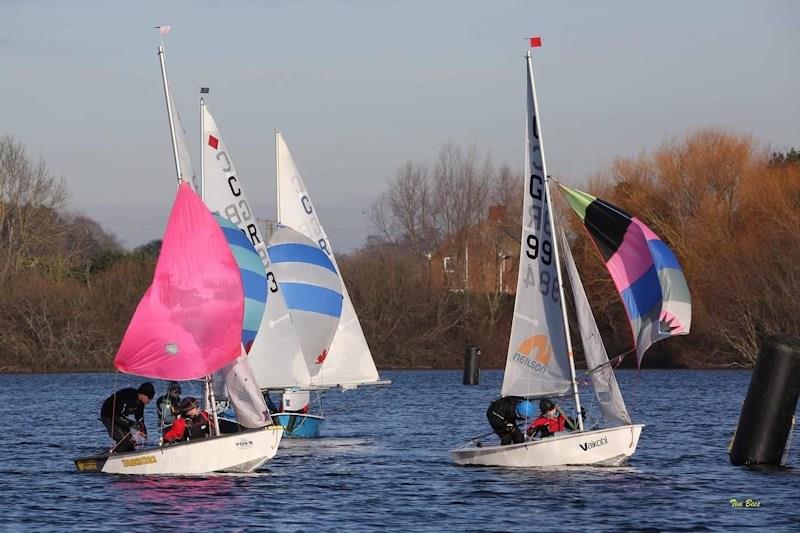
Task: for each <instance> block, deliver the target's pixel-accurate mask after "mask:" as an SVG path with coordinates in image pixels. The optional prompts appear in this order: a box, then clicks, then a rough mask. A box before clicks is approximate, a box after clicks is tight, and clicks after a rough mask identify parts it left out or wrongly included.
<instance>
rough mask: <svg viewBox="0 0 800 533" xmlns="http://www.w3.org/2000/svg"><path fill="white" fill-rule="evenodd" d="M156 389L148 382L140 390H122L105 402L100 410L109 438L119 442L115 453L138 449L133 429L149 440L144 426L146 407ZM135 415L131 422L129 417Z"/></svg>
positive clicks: (140, 386) (131, 388)
mask: <svg viewBox="0 0 800 533" xmlns="http://www.w3.org/2000/svg"><path fill="white" fill-rule="evenodd" d="M155 394H156V389H155V387H153V384H152V383H150V382H149V381H146V382H144V383H142V384H141V385H139V388H138V389H134V388H133V387H128V388H125V389H120V390H118V391H117V392H115V393H114V394H112V395H111V396H109V397H108V398H106V401H104V402H103V407H102V408H101V409H100V420H101V421H102V422H103V425H104V426H105V427H106V429H107V430H108V434H109V436H110V437H111V438H112V439H114V440H115V441H117V445H116V446H114V448H113V451H117V452H129V451H132V450H135V449H136V443H135V442H134V440H133V437H132V436H131V429H133V428H137V429H138V430H139V431H141V432H142V435H143V436H144V438H147V428H146V427H145V425H144V406H145V405H147V404H148V403H149V402H150V400H152V399H153V396H155ZM131 414H132V415H133V418H134V420H131V419H129V418H127V417H128V415H131Z"/></svg>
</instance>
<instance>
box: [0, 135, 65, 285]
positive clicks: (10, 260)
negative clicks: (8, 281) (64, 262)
mask: <svg viewBox="0 0 800 533" xmlns="http://www.w3.org/2000/svg"><path fill="white" fill-rule="evenodd" d="M66 199H67V190H66V187H65V186H64V182H63V180H61V179H57V178H55V177H53V176H52V175H51V173H50V171H49V170H48V169H47V166H46V165H45V164H44V161H42V160H40V161H39V162H38V163H37V164H34V163H32V162H31V160H30V159H29V158H28V156H27V155H26V153H25V148H24V147H23V146H22V144H21V143H20V142H17V141H16V140H14V138H13V137H10V136H5V137H3V138H1V139H0V243H2V244H0V277H5V276H7V275H9V274H10V273H14V272H19V271H20V270H22V269H23V268H25V267H28V266H34V265H35V264H37V263H39V262H41V261H42V259H43V258H46V257H47V256H48V255H50V253H51V250H52V244H53V242H54V241H59V240H60V239H61V238H62V237H63V235H64V232H65V228H64V227H63V226H62V225H60V224H58V221H59V210H60V209H61V208H63V207H64V204H65V202H66Z"/></svg>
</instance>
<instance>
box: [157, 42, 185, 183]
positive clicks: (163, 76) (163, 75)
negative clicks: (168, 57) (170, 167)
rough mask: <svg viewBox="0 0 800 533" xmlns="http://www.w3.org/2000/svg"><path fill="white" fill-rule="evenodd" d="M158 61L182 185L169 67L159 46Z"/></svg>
mask: <svg viewBox="0 0 800 533" xmlns="http://www.w3.org/2000/svg"><path fill="white" fill-rule="evenodd" d="M158 61H159V63H160V64H161V81H162V82H163V84H164V99H165V100H166V101H167V117H168V118H169V134H170V137H171V139H172V155H173V157H174V158H175V174H176V175H177V178H178V184H179V185H180V183H181V162H180V158H179V157H178V141H177V139H176V138H175V121H174V120H173V119H172V99H171V98H170V92H169V83H167V66H166V64H165V62H164V47H163V46H162V45H158Z"/></svg>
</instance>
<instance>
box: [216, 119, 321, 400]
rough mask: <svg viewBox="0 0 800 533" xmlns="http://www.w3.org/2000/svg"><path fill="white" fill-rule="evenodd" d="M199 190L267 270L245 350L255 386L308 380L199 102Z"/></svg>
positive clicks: (234, 177)
mask: <svg viewBox="0 0 800 533" xmlns="http://www.w3.org/2000/svg"><path fill="white" fill-rule="evenodd" d="M202 115H203V137H202V138H203V174H204V176H203V190H204V200H205V202H206V204H207V205H208V207H209V209H211V210H212V211H214V212H216V213H219V214H220V215H222V216H223V217H225V218H226V219H227V220H228V221H229V222H231V223H232V224H234V225H235V226H236V227H238V228H239V230H241V231H242V232H243V233H244V235H245V236H246V237H247V238H248V239H249V241H250V242H251V244H252V245H253V247H254V248H255V250H256V251H257V252H258V254H259V256H260V257H261V261H262V263H263V265H264V267H265V269H266V272H267V281H268V290H269V297H268V298H267V303H266V309H265V312H264V315H263V319H262V320H261V325H260V327H259V328H258V334H257V335H256V337H255V339H254V340H253V343H252V345H251V347H250V351H249V358H248V360H249V363H250V366H251V367H252V369H253V372H254V373H255V376H256V380H257V382H258V384H259V386H260V387H261V388H262V389H264V388H273V387H274V388H279V387H289V386H298V385H299V386H307V385H308V384H309V382H310V377H309V373H308V369H307V368H306V365H305V361H304V360H303V353H302V351H301V349H300V344H299V341H298V338H297V334H296V332H295V329H294V327H293V325H292V321H291V317H290V315H289V311H288V309H287V307H286V303H285V301H284V299H283V295H282V293H281V291H280V287H279V285H278V283H277V281H276V279H275V276H274V274H273V273H272V271H271V268H270V259H269V254H268V252H267V246H266V242H265V240H264V238H263V236H262V233H261V229H260V228H259V227H258V224H257V221H256V216H255V214H254V213H253V212H252V210H251V209H250V204H249V203H248V201H247V197H246V196H245V193H244V189H243V188H242V184H241V182H240V181H239V177H238V174H237V173H236V169H235V167H234V165H233V161H232V159H231V157H230V155H229V152H228V149H227V147H226V146H225V143H224V141H223V140H222V135H221V134H220V132H219V129H218V128H217V125H216V122H215V121H214V118H213V117H212V116H211V113H210V112H209V111H208V108H207V107H206V106H205V105H204V106H202Z"/></svg>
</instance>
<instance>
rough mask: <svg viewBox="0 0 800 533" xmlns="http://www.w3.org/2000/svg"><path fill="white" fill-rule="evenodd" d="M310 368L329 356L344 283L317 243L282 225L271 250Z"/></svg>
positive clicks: (274, 234) (338, 316)
mask: <svg viewBox="0 0 800 533" xmlns="http://www.w3.org/2000/svg"><path fill="white" fill-rule="evenodd" d="M267 251H268V252H269V256H270V259H272V269H273V271H274V272H275V277H276V278H277V280H278V285H280V288H281V291H282V292H283V297H284V299H285V300H286V306H287V307H288V308H289V314H290V315H291V317H292V322H293V323H294V327H295V330H296V331H297V335H298V337H299V338H300V347H301V348H302V350H303V355H305V358H306V362H307V363H308V365H309V369H310V370H313V367H314V366H317V367H319V365H321V364H322V363H323V362H324V361H325V357H326V356H327V355H328V349H329V348H330V345H331V341H332V340H333V336H334V334H335V333H336V328H337V327H338V326H339V318H340V317H341V315H342V301H343V297H342V282H341V280H340V278H339V274H338V272H337V271H336V267H335V266H334V264H333V261H331V259H330V258H329V257H328V255H327V254H326V253H325V252H324V251H323V250H322V249H321V248H320V247H319V246H317V244H316V243H315V242H314V241H312V240H311V239H309V238H308V237H306V236H305V235H303V234H302V233H300V232H298V231H295V230H293V229H292V228H289V227H287V226H279V227H278V229H277V230H276V231H275V233H273V235H272V238H270V241H269V246H268V247H267Z"/></svg>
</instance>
